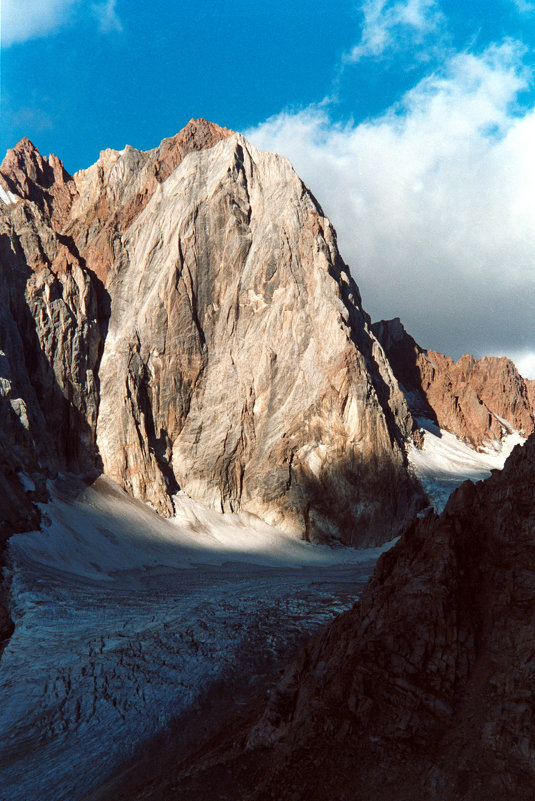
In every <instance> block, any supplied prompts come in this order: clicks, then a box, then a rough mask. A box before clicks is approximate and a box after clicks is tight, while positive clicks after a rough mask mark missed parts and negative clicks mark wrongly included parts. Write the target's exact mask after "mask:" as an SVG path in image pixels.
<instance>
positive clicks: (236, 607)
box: [0, 478, 381, 801]
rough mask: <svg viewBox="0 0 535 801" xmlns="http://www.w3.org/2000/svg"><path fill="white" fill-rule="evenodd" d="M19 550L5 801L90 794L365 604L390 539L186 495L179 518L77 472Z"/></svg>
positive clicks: (0, 668)
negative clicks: (254, 513)
mask: <svg viewBox="0 0 535 801" xmlns="http://www.w3.org/2000/svg"><path fill="white" fill-rule="evenodd" d="M53 496H54V497H53V501H52V502H51V503H49V504H48V505H47V506H46V507H43V509H44V511H45V514H46V516H47V522H46V523H45V527H44V530H43V531H42V532H32V533H28V534H21V535H18V536H16V537H13V538H12V540H11V541H10V545H9V555H10V569H11V574H12V591H13V595H14V606H13V610H12V613H13V617H14V620H15V622H16V629H15V633H14V635H13V637H12V638H11V640H10V642H9V645H8V646H7V648H6V650H5V652H4V655H3V658H2V661H1V662H0V697H2V705H1V706H0V776H1V777H2V781H1V787H0V797H1V799H2V801H37V799H39V801H76V800H77V799H80V798H83V797H84V795H86V794H87V793H88V792H89V791H90V790H91V789H92V788H93V787H94V786H96V785H97V784H99V782H101V781H102V780H104V778H105V777H106V776H107V775H108V774H110V773H112V772H113V771H114V770H116V769H117V768H118V766H120V765H121V764H122V763H123V762H124V761H125V760H128V759H129V758H130V757H131V755H132V753H133V752H134V750H135V748H136V747H138V746H139V744H140V743H142V742H143V741H144V740H145V739H146V738H148V737H150V736H151V735H153V734H154V733H156V732H157V731H160V730H161V729H163V728H164V727H165V726H166V725H167V724H168V723H169V722H170V721H171V720H172V719H174V718H176V716H178V715H180V713H182V712H184V711H185V710H188V709H191V707H192V706H193V705H194V704H195V703H196V702H197V700H198V699H199V697H200V696H201V695H202V693H203V691H205V690H207V689H208V688H209V687H210V685H211V684H213V683H214V682H215V681H217V680H221V679H222V680H223V681H225V679H226V678H227V677H228V676H230V675H232V676H236V675H237V674H239V671H242V670H243V672H244V675H245V676H246V677H247V680H249V679H250V678H251V677H254V675H255V670H257V665H256V664H255V660H258V659H265V658H266V654H268V655H269V654H270V653H271V654H279V656H280V655H281V654H283V653H284V651H285V649H286V648H287V647H288V644H289V643H291V642H292V641H294V640H295V638H296V636H299V634H300V633H301V634H303V632H308V631H312V630H314V629H315V628H317V626H319V625H321V624H322V623H325V622H327V621H328V620H330V619H331V618H332V617H333V616H334V615H335V614H336V613H337V612H340V611H342V610H344V609H346V608H348V607H349V606H351V605H352V604H353V602H354V599H355V595H356V594H358V592H359V589H360V587H361V586H362V585H363V583H364V581H365V580H366V579H367V577H368V576H369V575H370V573H371V572H372V570H373V567H374V564H375V561H376V559H377V556H378V554H379V553H380V550H381V549H377V550H375V551H364V552H363V551H360V552H357V551H352V550H350V549H344V548H340V549H338V550H335V551H333V550H330V549H328V548H327V547H319V546H312V545H309V544H307V543H304V542H299V541H296V540H295V539H293V538H291V537H289V536H288V537H286V536H285V535H284V534H281V533H280V532H278V531H276V530H275V529H272V528H270V527H269V526H267V525H266V524H263V523H260V522H259V521H258V520H256V519H253V518H251V519H247V518H246V517H243V516H241V517H239V516H235V515H225V516H222V515H218V514H217V513H214V512H206V511H205V510H203V509H202V507H200V506H199V505H198V504H196V503H194V502H193V501H191V500H189V499H187V498H185V497H181V496H178V498H177V518H176V520H165V519H163V518H161V517H159V516H158V515H157V514H156V513H155V512H153V511H152V510H151V509H150V508H149V507H147V506H145V505H144V504H142V503H140V502H138V501H136V500H133V499H132V498H131V497H130V496H128V495H126V493H124V492H123V491H122V490H121V489H119V488H118V487H117V485H115V484H113V482H111V481H109V480H108V479H104V478H101V479H98V480H97V482H95V484H94V485H93V486H92V487H85V486H84V485H81V484H79V483H77V482H76V481H73V480H72V479H70V478H64V479H63V480H62V481H60V482H58V484H57V485H56V486H55V488H54V489H53Z"/></svg>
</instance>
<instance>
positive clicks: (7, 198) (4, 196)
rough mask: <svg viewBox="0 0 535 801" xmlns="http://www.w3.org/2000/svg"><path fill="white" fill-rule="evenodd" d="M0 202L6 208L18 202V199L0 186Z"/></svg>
mask: <svg viewBox="0 0 535 801" xmlns="http://www.w3.org/2000/svg"><path fill="white" fill-rule="evenodd" d="M0 200H1V201H2V203H4V204H5V205H6V206H10V205H12V204H13V203H17V201H18V200H20V198H18V197H17V196H16V195H14V194H13V192H11V191H9V190H7V191H6V190H5V189H4V187H3V186H1V185H0Z"/></svg>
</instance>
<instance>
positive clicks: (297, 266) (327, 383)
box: [0, 120, 420, 545]
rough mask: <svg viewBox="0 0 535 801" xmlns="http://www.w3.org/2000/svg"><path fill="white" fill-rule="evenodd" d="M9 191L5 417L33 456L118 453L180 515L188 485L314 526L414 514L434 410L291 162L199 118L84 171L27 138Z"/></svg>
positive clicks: (56, 462) (376, 529) (303, 529)
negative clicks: (414, 390) (418, 457)
mask: <svg viewBox="0 0 535 801" xmlns="http://www.w3.org/2000/svg"><path fill="white" fill-rule="evenodd" d="M0 187H1V191H0V195H1V201H0V237H1V246H2V251H1V267H0V269H1V270H2V280H3V282H4V284H5V286H6V293H5V296H4V297H3V298H2V304H3V305H2V310H1V315H0V317H1V320H0V335H1V341H0V348H1V349H2V352H3V353H4V355H5V365H4V366H5V369H6V370H7V371H8V372H9V375H8V374H7V373H6V380H5V382H4V384H3V385H2V386H3V389H2V395H3V398H4V399H5V400H6V402H7V403H8V405H9V408H10V412H9V414H10V416H11V417H12V416H13V415H15V417H16V418H17V422H16V425H15V426H14V427H13V426H11V427H10V428H9V427H8V428H6V427H5V426H4V428H5V431H4V433H6V432H7V433H6V436H8V439H9V441H10V442H11V443H12V444H13V446H18V447H19V449H20V448H22V447H23V446H22V444H21V443H22V441H24V448H26V450H25V451H24V452H25V453H26V454H27V456H28V454H30V455H31V457H30V456H29V457H28V458H29V461H30V462H31V464H28V466H27V470H26V472H27V473H31V472H32V470H33V471H34V472H35V470H36V469H39V470H45V472H46V471H47V470H48V471H49V472H50V471H52V472H53V471H54V470H55V469H58V468H59V467H63V468H64V467H68V468H69V469H71V470H77V471H88V470H91V469H94V468H96V469H101V470H103V471H104V472H105V473H106V474H107V475H109V476H110V477H111V478H113V479H115V480H116V481H118V482H119V483H120V484H121V486H123V487H124V488H126V489H127V490H128V491H129V492H131V493H132V494H133V495H135V496H136V497H138V498H140V499H142V500H145V501H148V502H150V503H151V504H152V505H153V506H154V507H155V508H156V509H158V510H159V511H160V512H162V513H163V514H172V511H173V510H172V502H171V496H172V494H173V493H174V492H176V490H177V489H178V488H179V487H180V488H181V489H183V490H185V491H186V493H188V494H189V495H191V496H192V497H194V498H196V499H198V500H200V501H202V502H204V503H205V504H207V505H209V506H211V507H214V508H217V509H221V510H223V511H227V510H232V511H234V510H237V509H244V510H247V511H249V512H253V513H255V514H257V515H259V516H260V517H262V518H263V519H265V520H267V521H269V522H270V523H273V524H275V525H279V526H281V527H282V528H283V529H285V530H287V531H292V532H294V533H295V534H296V535H298V536H305V537H307V538H309V539H328V538H331V537H335V538H338V539H342V540H344V541H345V542H347V543H351V544H354V545H367V544H371V543H374V542H379V541H385V540H387V539H389V538H391V537H392V536H394V535H395V534H396V533H397V531H398V530H399V529H400V527H401V526H403V524H404V521H406V520H407V517H408V516H409V515H410V514H411V513H412V511H413V510H414V508H415V506H416V505H417V504H418V502H419V499H420V495H419V489H418V487H417V486H415V484H414V480H413V479H412V478H411V477H410V475H409V474H408V472H407V469H406V457H405V453H404V443H405V442H406V441H407V440H408V439H410V438H411V436H412V432H413V429H414V423H413V420H412V417H411V414H410V412H409V410H408V407H407V404H406V402H405V398H404V397H403V394H402V393H401V391H400V389H399V386H398V384H397V381H396V379H395V378H394V376H393V374H392V371H391V369H390V366H389V364H388V361H387V359H386V358H385V356H384V353H383V350H382V348H381V347H380V345H379V344H378V342H377V340H376V338H375V337H374V335H373V334H372V332H371V330H370V326H369V318H368V317H367V315H366V314H365V312H364V311H363V309H362V306H361V301H360V296H359V292H358V288H357V287H356V285H355V283H354V281H353V280H352V278H351V276H350V274H349V270H348V268H347V267H346V265H345V264H344V262H343V261H342V259H341V257H340V255H339V253H338V249H337V246H336V236H335V233H334V230H333V229H332V226H331V225H330V223H329V221H328V220H327V219H326V218H325V216H324V214H323V212H322V210H321V208H320V207H319V205H318V204H317V202H316V201H315V199H314V198H313V197H312V195H311V194H310V192H309V191H308V189H307V188H306V187H305V186H304V185H303V183H302V182H301V181H300V180H299V178H298V176H297V175H296V174H295V172H294V171H293V169H292V168H291V166H290V164H289V163H288V162H287V161H286V160H285V159H283V158H281V157H279V156H276V155H274V154H269V153H261V152H259V151H257V150H256V149H255V148H253V147H252V146H251V145H250V144H249V143H248V142H246V140H244V139H243V137H241V136H240V135H239V134H235V133H233V132H232V131H229V130H227V129H223V128H220V127H219V126H217V125H214V124H213V123H208V122H206V121H205V120H192V121H191V122H190V123H188V125H187V126H186V128H185V129H184V130H183V131H181V132H180V133H179V134H177V135H176V136H175V137H172V138H170V139H166V140H164V141H163V142H162V143H161V145H160V146H159V147H158V148H155V149H154V150H151V151H147V152H141V151H138V150H135V149H134V148H131V147H127V148H125V150H123V151H121V152H118V151H112V150H107V151H103V153H101V156H100V159H99V160H98V162H97V163H96V164H95V165H93V166H92V167H90V168H89V169H88V170H85V171H82V172H80V173H77V174H76V175H75V176H70V175H68V173H66V171H65V170H64V168H63V166H62V165H61V162H60V161H59V160H58V159H57V158H56V157H55V156H50V157H49V158H48V159H45V158H43V157H42V156H41V155H40V154H39V153H38V151H37V150H36V149H35V148H34V147H33V145H32V144H31V142H29V141H28V140H22V141H21V142H20V143H19V145H17V147H16V148H14V150H12V151H9V153H8V154H7V156H6V158H5V160H4V162H3V163H2V165H1V167H0ZM2 193H3V194H2ZM27 446H28V447H29V450H28V447H27ZM30 446H31V447H30Z"/></svg>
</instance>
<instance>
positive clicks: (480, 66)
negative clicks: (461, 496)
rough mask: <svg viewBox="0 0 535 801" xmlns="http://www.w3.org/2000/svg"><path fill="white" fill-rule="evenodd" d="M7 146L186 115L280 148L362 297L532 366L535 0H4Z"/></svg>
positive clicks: (92, 156)
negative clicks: (324, 217)
mask: <svg viewBox="0 0 535 801" xmlns="http://www.w3.org/2000/svg"><path fill="white" fill-rule="evenodd" d="M2 41H3V48H2V63H1V71H2V76H1V77H2V98H1V101H2V126H1V143H0V146H1V148H2V150H5V149H6V148H8V147H11V146H13V145H14V144H15V143H16V142H17V141H18V140H19V139H20V138H21V137H22V136H28V137H29V138H30V139H32V141H33V142H34V143H35V144H36V145H37V146H38V147H39V149H40V150H41V151H42V152H43V153H45V154H48V153H49V152H54V153H56V154H57V155H58V156H59V157H60V158H62V160H63V161H64V163H65V166H66V168H67V169H68V170H69V171H70V172H74V171H75V170H77V169H80V168H83V167H86V166H88V165H89V164H91V163H92V162H94V161H95V160H96V159H97V158H98V153H99V151H100V150H101V149H103V148H105V147H114V148H118V149H122V148H123V147H124V145H125V144H127V143H128V144H131V145H133V146H135V147H139V148H142V149H145V148H149V147H154V146H155V145H157V144H158V143H159V141H160V140H161V139H162V138H163V137H165V136H170V135H172V134H174V133H175V132H176V131H178V130H179V129H180V128H181V127H183V125H184V124H185V123H186V122H187V121H188V119H189V118H191V117H197V116H203V117H206V118H208V119H211V120H213V121H215V122H218V123H220V124H222V125H226V126H228V127H231V128H234V129H236V130H240V131H245V132H246V134H247V135H248V136H249V137H250V138H251V139H252V141H253V142H254V143H255V144H257V145H258V146H261V147H263V148H266V149H273V150H277V151H278V152H281V153H283V154H284V155H286V156H288V157H289V158H290V159H291V160H292V162H293V163H294V165H295V166H296V169H297V170H298V172H299V173H300V175H301V176H302V177H303V179H304V180H305V181H306V182H307V183H308V185H309V186H310V187H311V188H312V190H313V191H314V192H315V194H316V195H317V197H318V198H319V200H320V202H321V203H322V205H323V206H324V208H325V210H326V212H327V213H328V214H329V216H330V217H331V219H332V220H333V222H334V224H335V226H336V228H337V230H338V233H339V241H340V246H341V251H342V255H343V256H344V258H345V259H346V261H348V263H349V264H350V266H351V268H352V272H353V274H354V276H355V278H356V279H357V281H358V283H359V285H360V287H361V291H362V294H363V300H364V304H365V306H366V308H367V309H368V310H369V311H370V313H371V315H372V317H374V318H378V317H390V316H396V315H399V316H400V317H401V318H402V319H403V321H404V322H405V323H406V326H407V328H408V329H409V330H410V331H411V332H412V333H413V335H414V336H415V337H416V338H417V339H418V340H419V341H420V342H421V343H422V344H423V345H424V346H428V347H432V348H436V349H439V350H443V351H445V352H447V353H450V354H451V355H454V356H458V355H460V353H461V352H464V351H471V352H474V353H475V354H476V355H483V354H485V353H492V354H499V353H507V354H511V355H512V356H514V358H515V359H516V360H517V362H518V363H519V364H521V366H522V368H523V371H524V373H527V374H528V373H529V374H533V375H534V376H535V323H534V319H535V315H533V313H532V310H533V308H535V267H534V263H535V211H533V209H535V161H534V156H533V155H532V153H533V152H535V83H534V80H533V70H534V69H535V2H531V0H530V1H529V2H528V0H489V2H486V3H483V2H479V0H478V1H477V2H470V0H467V2H464V3H461V2H456V1H454V0H441V2H439V0H395V1H394V2H393V1H392V0H364V2H362V1H361V2H350V1H349V0H331V2H329V3H310V2H304V1H302V0H293V2H278V1H277V2H275V1H271V2H270V1H269V0H264V2H243V1H242V2H239V1H238V0H225V2H222V1H221V0H211V1H210V2H208V0H198V1H197V2H196V3H191V2H176V3H169V2H163V0H156V1H155V2H152V3H150V4H148V3H141V2H138V0H128V1H127V0H102V1H101V2H99V0H95V2H84V0H3V5H2Z"/></svg>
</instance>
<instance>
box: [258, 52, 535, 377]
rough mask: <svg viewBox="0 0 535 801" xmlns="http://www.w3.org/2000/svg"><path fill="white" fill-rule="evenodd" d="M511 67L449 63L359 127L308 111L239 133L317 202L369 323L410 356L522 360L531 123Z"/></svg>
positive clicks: (494, 59)
mask: <svg viewBox="0 0 535 801" xmlns="http://www.w3.org/2000/svg"><path fill="white" fill-rule="evenodd" d="M522 56H523V48H522V46H521V45H519V44H518V43H515V42H511V41H506V42H504V43H502V44H501V45H500V46H493V47H489V48H488V49H487V50H486V51H485V52H484V53H482V54H480V55H471V54H467V53H465V54H457V55H456V56H455V57H452V58H451V59H450V61H449V62H448V63H447V64H446V65H445V67H444V70H443V71H442V72H441V73H437V74H434V75H431V76H429V77H428V78H426V79H425V80H423V81H421V82H420V83H419V84H418V85H417V86H415V87H414V88H413V89H412V90H411V91H410V92H409V93H407V94H406V96H405V97H404V98H403V101H402V103H400V104H399V105H398V106H396V107H395V108H392V109H390V110H389V111H388V112H387V113H386V114H384V115H383V116H381V117H378V118H376V119H373V120H370V121H367V122H363V123H360V124H356V125H353V124H339V123H333V122H332V121H331V119H330V118H329V116H328V112H327V110H326V109H325V108H320V107H310V108H308V109H307V110H305V111H302V112H300V113H295V114H290V113H283V114H280V115H278V116H276V117H274V118H272V119H269V120H267V121H266V122H265V123H263V124H262V125H260V126H259V127H257V128H256V129H254V130H252V131H249V132H248V133H247V135H248V136H249V138H250V139H251V140H252V141H253V143H255V144H256V145H257V146H259V147H261V148H264V149H268V150H275V151H277V152H279V153H283V154H284V155H286V156H288V157H289V158H290V160H291V161H292V162H293V163H294V165H295V167H296V169H297V171H298V173H299V174H300V175H301V176H302V178H303V179H304V180H305V182H306V183H307V184H308V185H309V186H310V187H311V188H312V190H313V192H314V193H315V194H316V196H317V197H318V198H319V200H320V202H321V203H322V205H323V206H324V208H325V210H326V212H327V213H328V214H329V216H330V217H331V219H332V221H333V223H334V225H335V227H336V228H337V230H338V235H339V243H340V249H341V252H342V255H343V256H344V258H345V259H346V260H347V261H348V263H349V264H350V266H351V269H352V272H353V275H354V277H355V279H356V280H357V282H358V284H359V286H360V288H361V291H362V294H363V302H364V306H365V308H367V310H368V311H369V312H370V313H371V315H372V317H373V318H374V319H378V318H381V317H383V318H387V317H394V316H400V317H401V318H402V320H403V321H404V323H405V325H406V327H407V329H408V330H409V332H410V333H412V334H413V336H414V337H415V338H416V339H417V340H418V341H419V342H420V344H421V345H422V346H424V347H429V348H434V349H437V350H442V351H444V352H446V353H449V354H450V355H454V356H458V355H460V354H461V353H462V352H472V353H475V354H476V355H483V354H485V353H486V354H492V353H496V354H500V353H513V352H514V353H516V354H523V358H525V359H528V357H529V358H531V356H530V354H532V353H534V354H535V313H534V310H535V149H534V147H533V142H534V141H535V109H529V110H527V111H524V113H522V114H520V113H519V112H518V111H516V110H515V101H516V97H517V94H518V92H519V91H520V90H522V89H523V88H525V86H526V84H527V81H528V80H529V76H528V74H527V73H526V71H525V70H524V69H523V67H522V61H521V59H522ZM525 363H526V364H528V361H525ZM529 363H530V362H529ZM530 369H531V368H530Z"/></svg>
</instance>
